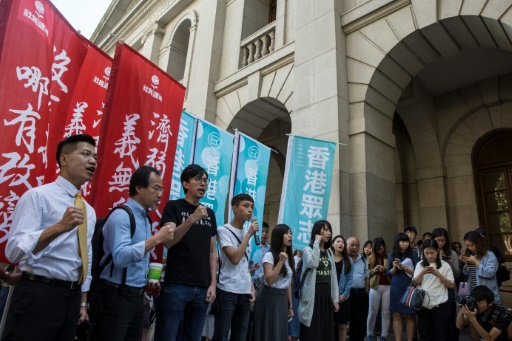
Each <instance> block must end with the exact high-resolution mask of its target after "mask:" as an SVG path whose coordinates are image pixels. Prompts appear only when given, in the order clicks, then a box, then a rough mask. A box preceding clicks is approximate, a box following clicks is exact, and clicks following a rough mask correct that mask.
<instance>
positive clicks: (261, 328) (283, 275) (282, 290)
mask: <svg viewBox="0 0 512 341" xmlns="http://www.w3.org/2000/svg"><path fill="white" fill-rule="evenodd" d="M262 262H263V271H264V276H263V277H264V285H263V289H262V291H261V292H260V293H259V294H258V299H257V300H256V307H255V311H254V341H276V340H288V318H289V317H292V316H293V306H292V291H291V281H292V278H293V275H294V274H295V264H294V260H293V251H292V231H291V229H290V227H289V226H288V225H285V224H279V225H277V226H276V227H274V229H273V230H272V237H271V239H270V251H269V252H267V253H266V254H265V255H264V256H263V259H262Z"/></svg>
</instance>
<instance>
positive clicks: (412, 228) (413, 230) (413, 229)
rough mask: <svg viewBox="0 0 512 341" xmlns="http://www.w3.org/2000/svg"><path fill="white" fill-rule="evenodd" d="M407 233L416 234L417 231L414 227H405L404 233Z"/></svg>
mask: <svg viewBox="0 0 512 341" xmlns="http://www.w3.org/2000/svg"><path fill="white" fill-rule="evenodd" d="M407 231H412V232H414V233H416V234H418V231H417V230H416V226H406V227H404V233H405V232H407Z"/></svg>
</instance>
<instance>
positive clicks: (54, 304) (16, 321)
mask: <svg viewBox="0 0 512 341" xmlns="http://www.w3.org/2000/svg"><path fill="white" fill-rule="evenodd" d="M81 295H82V293H81V291H80V287H78V288H76V289H68V288H64V287H59V286H55V285H52V284H46V283H40V282H32V281H29V280H26V279H23V280H22V281H21V282H20V283H19V284H18V285H16V286H15V287H14V292H13V295H12V298H11V303H10V307H9V312H8V313H7V320H6V324H5V328H4V332H3V334H2V340H16V341H24V340H27V341H28V340H30V341H33V340H38V341H39V340H41V341H44V340H56V341H57V340H59V341H60V340H63V341H67V340H70V341H71V340H74V339H75V334H76V327H77V323H78V319H79V317H80V300H81Z"/></svg>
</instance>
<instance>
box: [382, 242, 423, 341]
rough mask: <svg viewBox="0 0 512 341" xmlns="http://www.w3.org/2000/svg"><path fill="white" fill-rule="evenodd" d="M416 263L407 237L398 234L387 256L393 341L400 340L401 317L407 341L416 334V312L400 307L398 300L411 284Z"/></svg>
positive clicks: (415, 255) (416, 257)
mask: <svg viewBox="0 0 512 341" xmlns="http://www.w3.org/2000/svg"><path fill="white" fill-rule="evenodd" d="M418 262H419V257H418V254H417V253H416V252H415V251H414V250H413V249H412V248H411V244H410V240H409V237H408V236H407V235H406V234H405V233H398V234H397V235H396V236H395V241H394V243H393V251H392V252H390V253H389V256H388V274H389V275H390V276H391V290H390V291H391V294H390V297H391V299H390V301H391V303H390V306H389V310H390V311H391V312H392V313H393V334H394V335H395V341H400V340H401V338H402V316H403V315H405V316H406V318H407V340H408V341H413V339H414V336H415V334H416V310H414V309H411V308H406V307H404V306H402V305H401V304H400V299H401V298H402V296H403V294H404V293H405V290H407V288H408V287H409V285H410V284H411V280H412V275H413V274H414V267H415V266H416V264H418Z"/></svg>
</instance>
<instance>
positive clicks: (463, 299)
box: [455, 295, 477, 311]
mask: <svg viewBox="0 0 512 341" xmlns="http://www.w3.org/2000/svg"><path fill="white" fill-rule="evenodd" d="M455 302H457V304H460V305H464V304H465V305H467V306H468V309H469V310H471V311H473V310H475V309H476V308H477V305H476V299H475V298H474V297H473V296H460V295H457V296H456V297H455Z"/></svg>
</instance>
